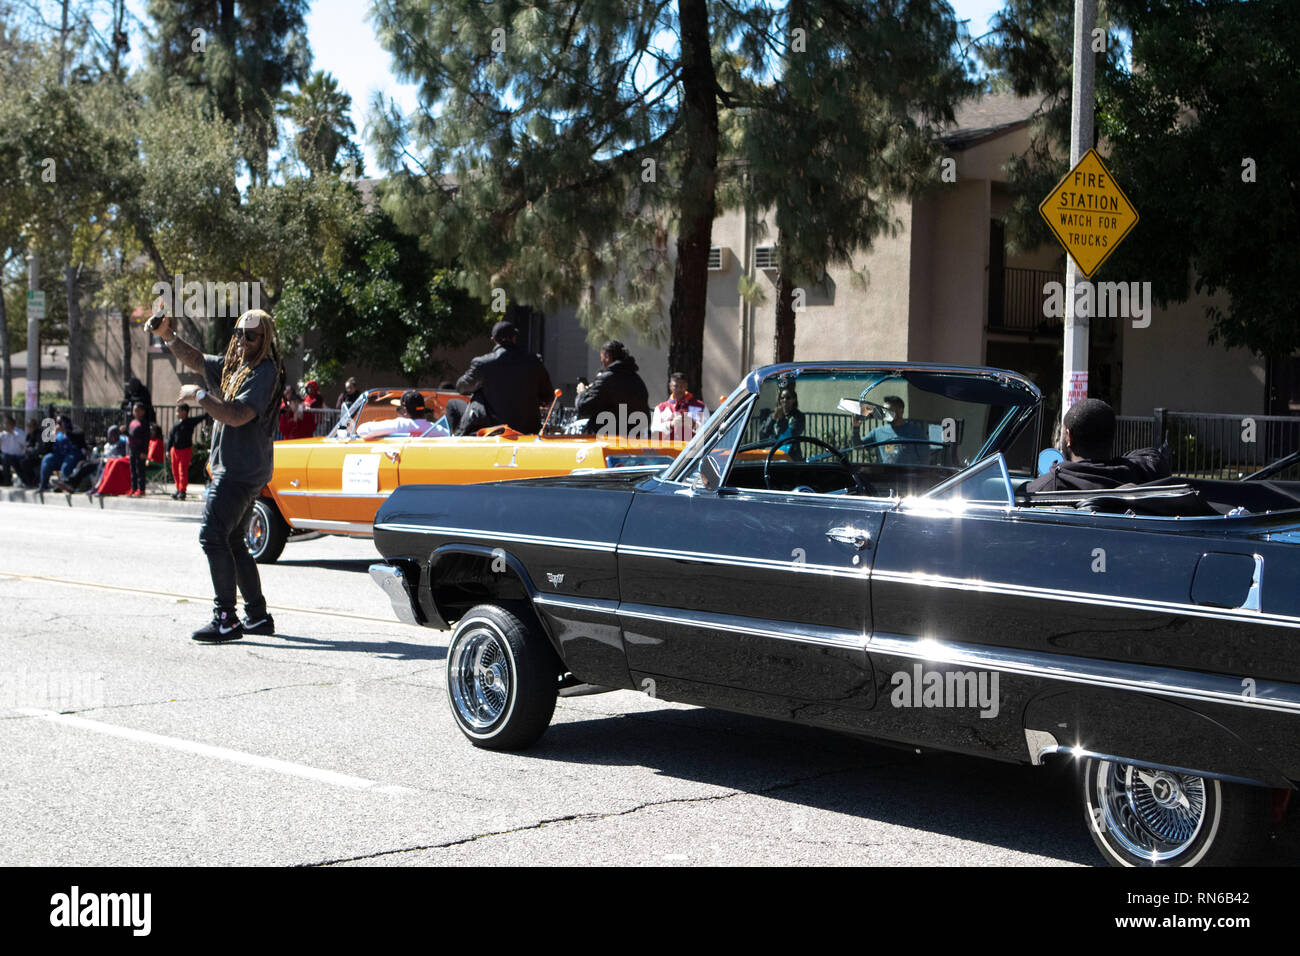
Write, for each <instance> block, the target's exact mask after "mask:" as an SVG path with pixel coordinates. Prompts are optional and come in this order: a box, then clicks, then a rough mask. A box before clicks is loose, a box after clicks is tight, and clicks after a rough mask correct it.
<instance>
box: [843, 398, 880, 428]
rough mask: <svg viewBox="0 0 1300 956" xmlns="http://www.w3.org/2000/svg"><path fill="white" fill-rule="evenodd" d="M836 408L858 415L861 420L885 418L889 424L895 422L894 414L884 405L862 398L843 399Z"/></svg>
mask: <svg viewBox="0 0 1300 956" xmlns="http://www.w3.org/2000/svg"><path fill="white" fill-rule="evenodd" d="M836 408H838V409H839V410H840V411H842V412H848V413H849V414H850V415H857V416H858V417H859V418H883V419H884V420H885V421H887V422H889V421H893V420H894V413H893V412H891V411H890V410H889V409H887V408H886V407H885V406H884V405H877V404H876V403H875V402H868V401H865V400H863V399H860V398H841V399H840V403H839V405H837V406H836Z"/></svg>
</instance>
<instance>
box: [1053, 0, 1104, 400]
mask: <svg viewBox="0 0 1300 956" xmlns="http://www.w3.org/2000/svg"><path fill="white" fill-rule="evenodd" d="M1096 26H1097V0H1074V84H1073V86H1072V90H1071V92H1072V95H1071V97H1070V166H1071V168H1073V167H1074V166H1076V165H1078V163H1079V160H1081V159H1082V158H1083V154H1084V153H1086V152H1087V151H1088V150H1089V149H1091V148H1092V114H1093V104H1094V101H1095V96H1094V91H1093V69H1094V61H1093V52H1092V31H1093V29H1094V28H1095V27H1096ZM1078 281H1079V267H1078V266H1077V265H1075V264H1074V259H1073V257H1071V256H1068V255H1067V256H1066V257H1065V355H1064V357H1063V361H1062V363H1061V417H1062V418H1064V417H1065V413H1066V412H1067V411H1069V409H1070V402H1071V400H1072V397H1073V400H1075V401H1077V400H1078V399H1080V398H1084V397H1086V396H1087V394H1088V322H1089V317H1088V316H1086V315H1084V316H1078V315H1075V314H1074V303H1075V296H1074V290H1075V285H1076V284H1077V283H1078Z"/></svg>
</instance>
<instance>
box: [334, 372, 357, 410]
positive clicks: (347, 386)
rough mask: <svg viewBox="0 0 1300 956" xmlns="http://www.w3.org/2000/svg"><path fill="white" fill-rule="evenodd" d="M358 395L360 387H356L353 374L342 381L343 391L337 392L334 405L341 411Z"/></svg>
mask: <svg viewBox="0 0 1300 956" xmlns="http://www.w3.org/2000/svg"><path fill="white" fill-rule="evenodd" d="M360 395H361V389H360V388H358V387H357V379H356V376H355V375H354V376H353V377H352V378H350V379H348V380H347V381H346V382H344V383H343V391H341V392H339V397H338V400H337V401H336V402H335V403H334V407H335V408H337V409H339V410H340V411H342V410H343V409H344V408H348V407H350V406H351V405H352V403H353V402H355V401H356V400H357V398H358V396H360Z"/></svg>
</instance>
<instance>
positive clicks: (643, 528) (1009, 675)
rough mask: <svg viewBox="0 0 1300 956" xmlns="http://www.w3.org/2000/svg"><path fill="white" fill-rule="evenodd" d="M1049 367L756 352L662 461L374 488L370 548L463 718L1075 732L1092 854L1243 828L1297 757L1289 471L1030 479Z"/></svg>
mask: <svg viewBox="0 0 1300 956" xmlns="http://www.w3.org/2000/svg"><path fill="white" fill-rule="evenodd" d="M1041 417H1042V407H1041V396H1040V395H1039V392H1038V390H1037V389H1036V388H1035V387H1034V386H1033V385H1032V384H1031V383H1030V382H1029V381H1027V380H1026V379H1024V378H1023V377H1021V376H1019V375H1016V374H1014V373H1011V372H1005V371H998V370H995V369H983V368H955V367H941V366H932V365H917V364H910V363H902V364H888V363H881V364H868V363H821V362H819V363H804V364H798V365H782V366H771V367H767V368H763V369H759V370H757V371H755V372H753V373H752V374H750V375H749V376H748V377H747V378H746V379H745V381H744V382H743V384H742V385H741V386H740V387H739V388H737V389H736V391H735V392H734V393H733V394H732V395H731V396H730V397H729V398H728V399H727V401H726V402H725V404H724V405H723V406H722V408H720V409H719V411H718V412H717V413H716V414H715V415H714V416H713V418H712V419H711V420H710V421H709V423H708V425H707V426H706V428H704V429H703V430H702V431H701V432H700V433H699V434H698V435H697V436H696V437H695V439H694V440H693V441H692V442H691V444H690V445H689V446H687V448H686V449H685V450H684V451H682V453H681V454H680V455H679V456H678V457H677V459H676V460H675V461H674V462H673V464H672V465H670V466H668V467H667V468H659V469H628V470H623V471H620V470H618V469H613V470H609V471H603V472H601V473H599V474H590V475H576V474H575V475H573V476H568V477H562V478H547V479H535V480H525V481H512V482H509V483H504V484H484V485H460V486H429V485H425V486H412V485H403V486H402V487H400V488H399V489H397V490H396V491H395V492H394V493H393V494H392V495H391V496H390V497H389V499H388V500H387V502H386V503H385V504H384V505H383V507H382V508H381V509H380V511H379V514H378V516H377V517H376V519H375V526H374V534H375V542H376V545H377V546H378V548H379V550H380V553H381V554H382V555H383V556H384V558H385V561H384V563H382V564H376V565H374V566H373V567H372V568H371V575H372V577H374V578H375V579H376V581H377V582H378V583H379V584H380V585H381V587H383V588H384V590H385V591H386V592H387V593H388V594H389V596H390V597H391V598H392V601H393V606H394V608H395V610H396V611H397V613H398V615H399V616H401V617H402V618H403V619H404V620H407V621H410V622H412V623H418V624H423V625H425V626H428V627H435V628H446V627H450V626H454V632H453V634H452V637H451V641H450V645H449V648H448V656H447V661H448V665H447V667H448V669H447V686H448V693H449V697H450V703H451V707H452V711H453V713H454V714H455V717H456V720H457V722H458V724H459V726H460V728H461V730H462V731H463V732H464V733H465V735H466V736H467V737H468V738H469V739H470V740H471V741H472V742H473V743H474V744H476V745H478V746H481V747H490V748H503V749H504V748H520V747H526V746H527V745H529V744H530V743H532V742H533V741H535V740H536V739H537V737H538V736H539V735H541V734H542V732H543V731H544V730H545V728H546V726H547V725H548V723H549V721H550V719H551V716H552V713H553V710H554V707H555V701H556V697H557V695H571V694H580V693H593V692H599V691H602V690H613V689H619V688H628V689H644V690H651V692H653V693H654V694H655V695H656V696H657V697H661V698H665V699H669V700H675V701H684V702H688V703H693V704H703V705H708V706H714V707H721V708H726V709H729V710H735V711H743V712H746V713H750V714H758V715H763V716H767V717H774V718H779V719H784V720H792V721H797V722H800V723H806V724H814V725H817V726H821V727H826V728H831V729H833V730H837V731H842V732H848V733H852V734H859V735H863V736H869V737H872V738H876V739H880V740H885V741H892V742H897V743H901V744H904V745H907V746H910V747H921V748H939V749H944V750H951V751H959V752H962V753H967V754H977V755H981V756H986V757H992V758H995V759H999V760H1007V761H1019V762H1027V763H1032V764H1040V763H1042V762H1044V761H1045V760H1049V759H1071V760H1076V761H1078V766H1079V769H1080V780H1081V783H1080V787H1079V797H1080V802H1081V804H1082V809H1083V812H1084V815H1085V819H1086V822H1087V826H1088V828H1089V831H1090V832H1091V834H1092V836H1093V839H1094V840H1095V841H1096V843H1097V846H1098V847H1099V848H1100V849H1101V851H1102V853H1103V854H1104V855H1105V857H1106V858H1107V859H1108V860H1109V861H1110V862H1112V863H1117V864H1131V865H1158V866H1182V865H1194V864H1198V863H1199V864H1209V863H1224V862H1230V861H1237V860H1240V859H1243V858H1246V857H1248V856H1249V854H1250V853H1251V852H1252V851H1253V849H1254V848H1255V844H1256V841H1257V840H1258V839H1260V838H1261V837H1262V836H1263V835H1264V834H1266V833H1267V829H1268V826H1269V824H1270V818H1271V814H1275V813H1276V812H1278V811H1279V810H1280V809H1281V808H1283V807H1284V806H1285V800H1286V797H1287V796H1289V793H1290V791H1291V790H1292V789H1294V787H1295V786H1296V783H1297V781H1300V735H1298V734H1297V733H1296V731H1297V728H1300V721H1298V720H1297V718H1300V650H1297V645H1296V644H1294V643H1293V642H1296V641H1297V640H1300V630H1298V629H1300V587H1297V582H1300V547H1297V545H1298V544H1300V483H1289V482H1280V481H1270V480H1264V479H1260V480H1253V481H1251V480H1247V481H1210V480H1191V479H1186V480H1184V479H1177V478H1170V479H1164V480H1162V481H1158V482H1154V483H1151V484H1147V485H1140V486H1131V487H1121V488H1117V489H1112V490H1106V491H1089V492H1051V493H1036V494H1026V493H1025V491H1024V485H1025V484H1026V483H1027V482H1028V480H1029V479H1030V478H1031V477H1032V475H1033V473H1034V467H1035V461H1036V453H1037V451H1038V449H1039V447H1040V446H1041V444H1042V439H1041V432H1042V431H1043V430H1044V428H1045V424H1046V423H1044V422H1043V421H1042V420H1041Z"/></svg>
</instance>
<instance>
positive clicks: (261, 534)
mask: <svg viewBox="0 0 1300 956" xmlns="http://www.w3.org/2000/svg"><path fill="white" fill-rule="evenodd" d="M287 540H289V525H288V523H287V522H286V521H285V520H284V518H282V517H281V516H280V511H279V509H278V508H276V506H275V504H274V503H273V502H271V501H268V500H267V499H265V498H258V499H257V500H256V501H255V502H253V507H252V508H251V509H250V510H249V513H248V526H247V527H246V528H245V529H244V545H245V546H246V547H247V548H248V553H249V554H251V555H252V556H253V560H254V561H256V562H257V563H258V564H271V563H272V562H273V561H275V560H277V559H278V558H279V557H280V554H281V553H282V552H283V551H284V543H285V542H286V541H287Z"/></svg>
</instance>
